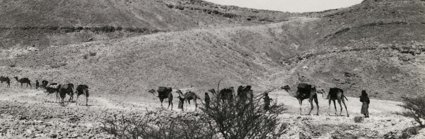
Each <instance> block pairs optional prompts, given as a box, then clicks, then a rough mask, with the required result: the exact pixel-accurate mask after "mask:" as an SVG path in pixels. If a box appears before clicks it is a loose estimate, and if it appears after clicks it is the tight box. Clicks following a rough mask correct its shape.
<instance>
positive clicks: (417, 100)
mask: <svg viewBox="0 0 425 139" xmlns="http://www.w3.org/2000/svg"><path fill="white" fill-rule="evenodd" d="M403 102H404V104H402V105H400V106H401V107H403V108H405V109H406V110H407V111H406V112H403V113H401V115H404V116H407V117H411V118H413V119H414V120H415V121H416V122H417V123H418V124H419V126H420V127H425V126H424V123H423V120H425V96H420V97H403Z"/></svg>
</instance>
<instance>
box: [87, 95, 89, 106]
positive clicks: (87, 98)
mask: <svg viewBox="0 0 425 139" xmlns="http://www.w3.org/2000/svg"><path fill="white" fill-rule="evenodd" d="M86 106H89V97H87V96H86Z"/></svg>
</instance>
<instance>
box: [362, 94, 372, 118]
mask: <svg viewBox="0 0 425 139" xmlns="http://www.w3.org/2000/svg"><path fill="white" fill-rule="evenodd" d="M360 102H362V103H363V104H362V110H361V114H363V115H364V116H365V118H369V103H370V100H369V97H368V95H367V93H366V90H362V95H361V96H360Z"/></svg>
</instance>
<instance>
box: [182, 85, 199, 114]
mask: <svg viewBox="0 0 425 139" xmlns="http://www.w3.org/2000/svg"><path fill="white" fill-rule="evenodd" d="M177 93H178V94H179V98H184V100H186V101H187V103H189V104H190V100H192V99H193V101H194V103H195V110H197V109H198V103H197V100H198V99H200V97H199V96H198V95H196V94H195V93H194V92H192V91H187V92H186V93H184V94H183V93H182V91H181V90H177Z"/></svg>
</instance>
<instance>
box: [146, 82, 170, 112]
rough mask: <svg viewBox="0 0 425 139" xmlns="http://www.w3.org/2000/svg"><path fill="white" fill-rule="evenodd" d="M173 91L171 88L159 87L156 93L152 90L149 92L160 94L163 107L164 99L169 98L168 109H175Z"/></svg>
mask: <svg viewBox="0 0 425 139" xmlns="http://www.w3.org/2000/svg"><path fill="white" fill-rule="evenodd" d="M172 91H173V89H172V88H171V87H163V86H160V87H158V90H156V91H155V89H151V90H149V91H148V92H149V93H151V94H153V95H155V93H158V98H159V101H160V102H161V107H163V105H162V102H164V99H166V98H168V107H167V108H170V106H171V109H173V94H172V93H171V92H172Z"/></svg>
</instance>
